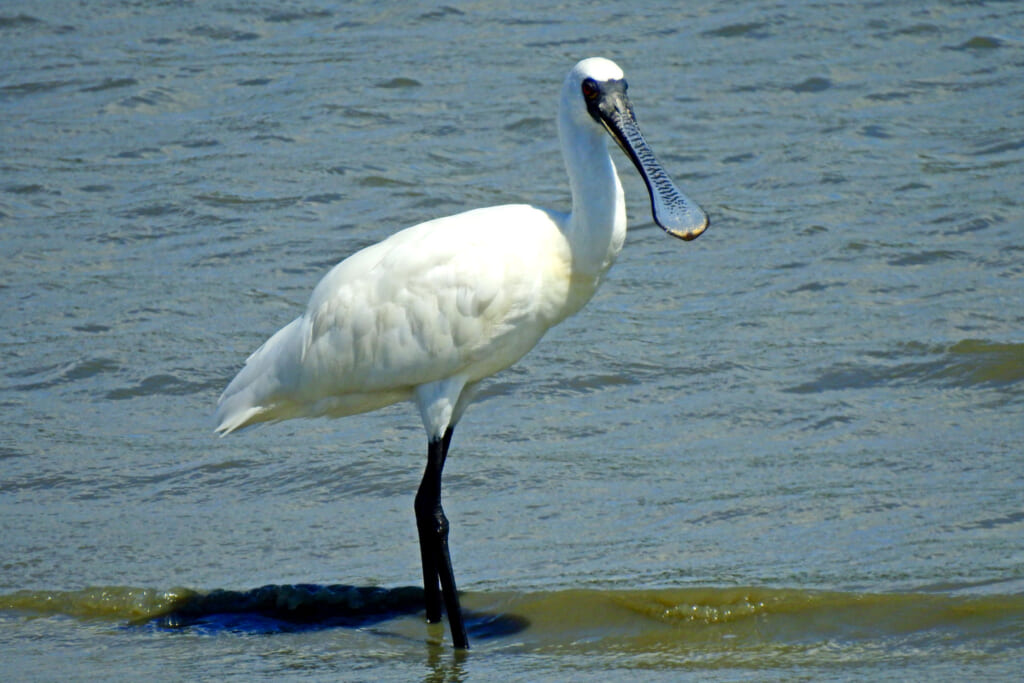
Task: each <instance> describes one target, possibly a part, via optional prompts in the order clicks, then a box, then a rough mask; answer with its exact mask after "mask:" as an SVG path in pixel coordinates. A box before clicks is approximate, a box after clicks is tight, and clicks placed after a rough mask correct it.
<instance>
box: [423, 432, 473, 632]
mask: <svg viewBox="0 0 1024 683" xmlns="http://www.w3.org/2000/svg"><path fill="white" fill-rule="evenodd" d="M452 429H453V428H452V427H449V428H448V429H447V430H445V433H444V436H443V437H441V438H440V439H433V440H431V441H430V442H429V443H428V444H427V467H426V469H425V470H424V471H423V480H422V481H421V482H420V488H419V490H418V491H417V492H416V504H415V508H416V529H417V530H418V531H419V536H420V555H421V556H422V559H423V591H424V599H425V602H426V607H427V621H428V622H430V623H435V622H438V621H440V620H441V601H442V598H443V599H444V607H445V611H447V613H448V623H449V625H450V626H451V629H452V644H453V645H455V647H457V648H463V649H466V648H468V647H469V640H468V639H467V638H466V626H465V623H464V622H463V619H462V608H461V607H460V606H459V594H458V592H457V591H456V588H455V575H454V574H453V573H452V560H451V555H450V554H449V552H448V518H447V517H445V515H444V509H443V508H442V507H441V472H442V470H444V461H445V459H446V458H447V457H448V446H449V445H450V444H451V441H452Z"/></svg>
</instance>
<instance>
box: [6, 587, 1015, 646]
mask: <svg viewBox="0 0 1024 683" xmlns="http://www.w3.org/2000/svg"><path fill="white" fill-rule="evenodd" d="M422 602H423V591H422V589H420V588H417V587H400V588H392V589H387V588H380V587H374V586H348V585H328V586H321V585H315V584H298V585H269V586H262V587H260V588H256V589H253V590H248V591H228V590H218V591H212V592H199V591H193V590H189V589H174V590H167V591H161V590H154V589H144V588H130V587H96V588H86V589H83V590H79V591H52V592H48V591H19V592H16V593H12V594H9V595H3V596H0V611H4V612H9V613H15V614H21V615H24V616H38V615H64V616H68V617H72V618H76V619H82V620H94V619H105V620H115V621H123V622H126V625H127V626H135V627H139V626H146V627H150V628H158V629H180V628H196V629H200V630H202V631H204V632H217V631H226V632H254V633H276V632H296V631H307V630H318V629H324V628H337V627H350V628H365V627H367V626H374V627H375V628H377V629H379V630H380V631H381V632H382V633H390V634H391V635H394V633H395V632H405V634H406V635H407V636H409V637H412V638H415V637H417V633H418V634H419V637H423V631H422V628H423V626H422V624H421V621H422V620H421V619H420V617H421V616H422V615H421V613H422ZM463 602H464V605H465V607H466V611H467V615H466V616H467V621H468V623H469V628H470V634H471V638H475V639H477V640H482V639H483V640H493V639H496V640H499V641H501V640H502V639H505V640H506V641H507V639H510V638H512V637H513V636H514V639H515V643H514V644H515V645H516V646H517V647H526V648H529V649H547V648H551V647H555V648H558V649H560V650H564V649H565V648H567V647H571V648H575V649H578V650H580V651H591V650H593V649H595V648H599V649H601V651H607V650H608V649H609V648H611V649H616V650H621V651H632V652H648V651H665V649H666V648H669V649H671V648H684V649H689V648H693V647H695V646H702V645H708V644H713V643H719V644H720V643H722V642H728V643H730V647H743V646H749V647H761V646H764V645H776V646H783V647H786V646H789V645H807V644H809V643H819V644H820V643H834V642H848V643H855V642H865V641H872V642H875V641H879V640H884V639H887V638H891V639H900V640H901V641H902V640H903V639H906V638H907V637H908V636H911V635H912V636H915V637H921V638H933V637H934V638H939V639H949V638H951V637H953V636H952V635H951V634H955V638H956V639H957V640H958V641H959V642H961V643H963V642H968V641H971V640H972V639H977V640H986V639H990V638H992V637H994V636H993V634H996V636H997V637H998V638H999V639H1000V640H1006V641H1007V642H1011V641H1013V642H1019V640H1020V639H1021V637H1022V636H1024V632H1022V630H1021V629H1022V628H1024V595H1017V594H1010V595H983V596H965V595H950V594H946V593H932V592H910V593H858V592H843V591H811V590H801V589H785V588H759V587H732V588H721V587H688V588H667V589H652V590H598V589H571V590H558V591H541V592H526V593H497V592H479V593H473V592H470V593H464V594H463ZM406 617H416V618H415V619H412V620H408V619H405V618H406ZM386 622H391V625H390V626H386V625H384V624H385V623H386ZM410 629H420V630H419V631H418V632H410Z"/></svg>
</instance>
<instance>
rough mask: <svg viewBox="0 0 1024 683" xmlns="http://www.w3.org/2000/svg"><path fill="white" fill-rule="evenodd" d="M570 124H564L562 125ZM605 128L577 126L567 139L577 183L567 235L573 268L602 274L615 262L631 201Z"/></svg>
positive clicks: (576, 271)
mask: <svg viewBox="0 0 1024 683" xmlns="http://www.w3.org/2000/svg"><path fill="white" fill-rule="evenodd" d="M565 128H569V129H570V130H572V127H571V126H563V129H565ZM607 140H608V137H607V135H605V133H604V131H600V132H599V134H595V132H594V131H590V130H584V131H581V130H579V129H578V128H577V129H576V130H575V134H574V135H569V136H565V137H564V138H563V140H562V154H563V156H564V157H565V165H566V170H567V171H568V172H569V182H570V185H571V187H572V213H571V214H570V215H569V220H568V223H567V229H566V233H567V234H566V236H567V238H568V240H569V244H570V247H571V249H572V260H573V272H574V274H576V275H577V276H595V277H596V278H598V279H600V277H601V276H602V275H604V273H605V271H607V270H608V268H609V267H611V265H612V263H614V262H615V257H616V256H618V253H619V251H620V250H621V249H622V243H623V241H624V240H625V237H626V203H625V200H624V199H623V195H622V184H621V183H620V182H619V176H618V174H617V173H616V172H615V164H614V163H612V159H611V157H610V156H609V154H608V144H607Z"/></svg>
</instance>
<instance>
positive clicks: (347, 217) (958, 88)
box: [0, 1, 1024, 680]
mask: <svg viewBox="0 0 1024 683" xmlns="http://www.w3.org/2000/svg"><path fill="white" fill-rule="evenodd" d="M1022 27H1024V11H1022V10H1021V9H1019V8H1018V6H1017V4H1016V3H1012V2H1006V3H999V2H992V3H945V2H915V3H905V4H902V5H900V6H898V7H897V6H890V5H877V6H875V5H864V4H863V3H854V2H832V3H822V4H815V3H782V4H779V3H758V2H739V3H730V4H728V5H723V4H721V3H711V2H689V3H686V4H685V6H683V7H679V6H678V5H677V3H654V4H653V5H650V6H649V8H645V10H644V11H640V12H636V11H632V10H631V11H630V12H628V13H626V12H621V11H619V10H617V9H616V8H615V7H614V6H609V7H599V6H593V5H592V4H580V5H579V6H565V7H560V8H557V9H555V10H552V9H551V8H550V6H549V5H543V4H540V3H529V2H527V3H516V4H515V6H514V7H504V6H492V5H477V6H473V7H472V8H464V9H462V8H457V7H455V6H452V7H446V8H438V9H434V10H415V9H389V8H388V7H386V6H384V5H381V4H380V3H349V4H346V5H345V7H344V8H338V7H335V6H333V5H329V4H326V3H317V2H306V3H301V4H299V5H294V6H290V7H289V8H287V9H282V8H281V7H279V6H278V5H276V4H256V5H251V4H247V5H242V4H239V3H232V2H229V1H219V2H210V3H197V4H189V3H153V4H141V5H139V4H137V3H128V2H98V3H89V4H88V5H79V4H72V3H33V2H25V3H20V4H19V5H18V6H17V8H16V9H15V8H5V9H0V57H2V59H0V65H2V66H0V145H2V149H3V153H2V155H0V235H2V237H0V250H2V255H3V263H4V265H3V267H2V268H0V296H2V297H3V303H4V305H3V306H2V307H0V330H3V332H2V333H0V353H2V357H3V364H2V368H0V406H2V410H3V415H4V417H5V418H6V419H5V425H6V428H5V429H4V430H3V433H2V434H0V518H2V520H3V533H2V540H0V653H2V659H3V661H4V663H5V670H6V671H8V672H11V675H14V674H17V675H18V677H19V678H32V677H36V678H42V679H72V680H73V679H76V678H82V679H85V678H92V679H95V678H109V679H131V678H139V677H144V676H146V677H155V678H168V679H180V678H207V679H224V678H232V677H235V678H239V679H244V680H259V679H266V678H271V677H273V678H278V677H280V676H281V675H282V674H284V675H287V674H296V675H298V674H301V675H303V676H305V677H308V678H312V679H330V680H337V679H338V678H341V679H344V680H409V679H416V678H424V679H429V680H447V679H452V680H463V679H465V678H470V677H477V678H482V679H491V680H498V679H501V680H505V679H508V680H517V679H519V680H524V679H528V680H567V679H569V680H572V679H581V678H598V679H607V678H609V677H625V676H626V675H629V676H636V675H643V676H644V677H645V678H652V679H659V678H660V679H664V680H678V679H679V678H680V677H684V676H686V675H692V676H694V677H701V676H705V675H707V674H708V671H709V670H713V671H714V676H715V677H716V678H724V679H744V678H757V679H764V678H768V679H773V678H774V679H787V680H788V679H792V678H794V677H801V678H834V679H863V678H871V679H879V680H884V679H899V680H905V679H906V678H918V679H920V678H925V677H938V678H942V679H949V678H960V677H964V676H967V677H971V676H973V677H981V676H984V677H987V678H1005V679H1013V678H1015V677H1016V675H1017V674H1018V672H1019V669H1020V663H1021V660H1022V654H1024V652H1022V647H1021V642H1024V607H1022V604H1021V599H1022V598H1021V596H1022V595H1024V572H1022V567H1024V543H1022V539H1024V493H1022V492H1024V458H1022V455H1021V446H1020V444H1021V437H1022V428H1021V425H1022V424H1024V334H1022V329H1024V325H1022V323H1024V308H1022V307H1021V305H1020V302H1021V301H1022V300H1024V284H1022V283H1024V279H1022V274H1024V267H1022V265H1021V264H1022V258H1024V248H1022V246H1021V235H1022V234H1024V232H1022V231H1024V212H1022V209H1021V201H1020V182H1019V179H1020V177H1021V175H1022V170H1024V168H1022V167H1024V135H1022V133H1021V128H1020V116H1019V103H1020V102H1021V101H1022V98H1024V82H1022V81H1021V79H1020V77H1019V74H1020V73H1021V67H1022V66H1024V50H1022V45H1024V43H1022V41H1024V35H1022V33H1024V32H1022ZM597 54H600V55H604V56H608V57H611V58H612V59H615V60H616V61H617V62H619V63H620V64H621V65H622V66H623V67H624V68H625V70H626V72H627V75H628V77H629V80H630V92H631V95H632V97H633V101H634V104H635V106H636V109H637V116H638V119H639V121H640V124H641V126H642V127H643V129H644V131H645V134H646V137H647V139H648V140H649V141H650V143H651V145H652V147H653V148H654V150H655V152H656V153H657V154H658V155H659V157H660V159H661V161H662V162H663V163H664V164H665V165H666V166H667V167H668V169H669V170H670V172H671V173H672V175H673V176H674V177H675V179H676V180H677V181H678V182H679V184H680V185H681V187H682V188H683V189H684V191H686V192H687V194H688V195H690V196H692V197H693V198H694V199H695V200H696V201H698V202H699V203H700V204H701V205H702V206H703V207H704V208H705V209H706V210H707V211H708V213H709V214H710V215H711V217H712V226H711V228H710V229H709V231H708V232H707V233H706V234H705V235H704V236H702V237H701V238H700V239H699V240H696V241H694V242H692V243H686V244H683V243H681V242H679V241H677V240H673V239H670V238H667V237H666V236H665V235H664V234H663V233H662V232H661V231H660V230H658V229H657V228H656V227H655V226H654V225H653V224H652V223H651V220H650V216H649V213H648V211H649V209H648V206H647V201H646V197H645V195H644V190H643V185H642V182H641V181H640V179H639V178H638V177H636V175H635V174H634V173H633V172H632V171H631V170H629V165H628V162H626V160H625V159H624V158H621V157H617V159H618V163H619V167H620V169H622V170H623V184H624V186H625V189H626V195H627V201H629V203H630V220H631V232H630V235H629V238H628V240H627V244H626V247H625V249H624V250H623V252H622V254H621V256H620V259H619V262H618V263H617V264H616V266H615V268H614V269H613V270H612V272H611V275H610V277H609V279H608V281H607V282H606V284H605V285H604V287H603V288H602V290H601V291H600V292H599V293H598V294H597V296H596V297H595V299H594V300H593V301H592V302H591V303H590V305H588V307H587V308H585V309H584V310H583V311H582V312H581V313H580V314H579V315H578V316H576V317H575V318H572V319H570V320H569V321H567V322H566V323H565V324H563V325H562V326H561V327H559V328H556V329H555V330H553V331H552V332H551V333H550V334H549V335H548V337H547V338H546V339H545V340H544V341H543V342H542V344H541V345H540V346H538V348H537V349H535V350H534V351H533V352H532V353H531V354H530V355H528V356H527V357H526V358H525V359H524V360H523V361H522V362H521V363H519V364H518V365H516V366H515V367H513V368H511V369H510V370H508V371H506V372H505V373H503V374H501V375H500V376H498V377H496V378H494V380H493V381H491V382H490V383H489V384H488V385H487V388H486V389H485V390H484V391H483V393H482V395H481V400H480V401H479V403H478V404H477V405H475V406H474V407H473V408H471V409H470V410H469V412H468V414H467V416H466V419H465V420H464V421H463V423H462V424H461V425H460V427H459V431H458V433H457V434H456V436H455V440H454V442H453V447H452V449H453V450H452V457H451V458H450V460H449V464H448V466H447V467H446V482H445V484H446V487H445V491H446V509H447V511H448V514H449V517H450V518H451V520H452V523H453V536H452V543H453V553H454V562H455V568H456V573H457V576H458V578H459V582H460V588H462V589H463V590H464V591H466V597H465V601H466V605H467V608H469V609H470V610H472V611H474V613H475V614H476V615H477V616H476V617H475V619H476V621H475V622H474V623H475V624H476V627H475V628H477V632H476V633H475V637H474V644H475V648H474V650H473V651H471V652H470V653H469V654H468V656H466V655H462V654H456V653H453V652H452V651H451V650H450V649H448V648H447V647H446V646H445V643H446V639H447V634H446V633H445V631H444V628H442V627H435V626H431V627H428V626H426V625H424V624H423V623H422V619H421V615H420V614H417V613H411V614H399V615H387V618H385V619H378V620H376V621H373V622H372V623H370V622H360V623H358V624H356V625H348V626H345V625H338V624H329V625H323V627H322V628H321V627H317V628H301V629H296V628H289V627H278V626H275V625H274V622H265V621H261V622H259V623H257V624H253V623H250V622H247V621H245V620H241V621H239V620H238V619H240V618H238V619H236V620H235V621H231V620H230V619H228V621H227V622H225V621H223V620H221V621H218V620H216V619H212V618H211V620H208V621H207V622H204V623H197V624H191V625H190V624H178V625H176V626H175V625H173V624H168V623H165V622H162V621H161V615H164V614H166V610H167V609H168V608H169V607H170V606H171V605H172V603H173V602H174V600H175V599H177V598H178V597H181V596H189V595H200V596H202V595H208V594H209V593H210V592H211V591H216V590H218V589H224V590H230V591H237V592H239V593H240V594H243V595H245V594H248V593H249V592H250V591H253V590H255V589H258V588H260V587H262V586H267V585H270V586H307V585H312V586H320V587H323V586H331V585H334V584H347V585H353V586H357V587H361V588H364V589H365V588H370V587H381V588H383V589H384V590H385V591H386V592H387V591H394V590H397V589H398V588H399V587H402V586H408V585H409V584H411V583H413V582H414V581H416V580H417V577H418V576H419V571H420V570H419V566H418V562H419V560H418V557H419V555H418V549H417V547H416V540H415V538H416V535H415V525H414V522H413V518H412V497H413V494H414V491H415V488H416V485H417V483H418V479H419V475H420V472H421V468H422V463H423V451H424V444H423V441H424V439H423V435H422V429H421V427H420V426H419V420H418V417H417V416H416V415H415V410H414V409H413V408H412V407H411V406H408V405H401V406H395V407H392V408H389V409H386V410H383V411H380V412H379V413H375V414H371V415H366V416H360V417H353V418H347V419H345V420H340V421H333V422H331V421H324V420H320V421H296V422H289V423H283V424H280V425H273V426H268V427H264V428H259V429H254V430H250V431H246V432H243V433H240V434H237V435H232V436H231V437H229V438H227V439H217V438H215V437H214V436H213V435H212V429H213V426H214V425H213V419H212V412H213V407H214V404H215V402H216V398H217V396H218V394H219V392H220V390H221V389H222V388H223V387H224V385H225V384H226V382H227V381H228V380H229V379H230V378H231V377H232V376H233V374H234V373H235V372H236V371H237V369H238V368H239V367H240V365H241V363H242V362H243V361H244V358H245V357H246V355H247V354H248V353H249V352H251V351H252V350H253V349H254V348H255V347H256V346H257V345H258V344H259V343H260V342H261V341H262V340H263V339H265V338H266V337H267V336H269V335H270V334H271V333H273V332H274V331H275V330H276V329H278V328H279V327H280V326H282V325H284V324H286V323H287V322H288V321H290V320H291V319H292V318H293V317H294V316H295V315H297V314H298V312H299V311H301V309H302V306H303V305H304V303H305V301H306V299H307V297H308V296H309V293H310V291H311V290H312V287H313V285H314V284H315V282H316V281H317V279H318V278H319V277H320V276H321V275H322V274H323V273H324V272H325V271H326V270H327V269H328V268H329V267H330V266H331V265H333V264H334V263H335V262H337V261H338V260H340V259H341V258H343V257H344V256H345V255H347V254H349V253H352V252H353V251H355V250H357V249H359V248H360V247H363V246H365V245H367V244H370V243H373V242H375V241H377V240H379V239H381V238H383V237H384V236H386V235H388V234H390V233H392V232H394V231H395V230H397V229H399V228H401V227H404V226H406V225H410V224H413V223H416V222H418V221H421V220H424V219H427V218H432V217H436V216H440V215H445V214H448V213H453V212H456V211H460V210H463V209H466V208H472V207H476V206H484V205H489V204H499V203H504V202H518V201H531V202H536V203H538V204H540V205H542V206H548V207H551V208H563V209H564V208H566V207H567V205H568V196H567V192H568V190H567V183H566V179H565V177H564V171H563V169H562V166H561V161H560V159H559V155H558V147H557V143H556V139H555V136H556V131H555V127H554V112H555V106H556V97H557V93H558V89H559V87H560V84H561V80H562V78H563V77H564V74H565V72H566V71H567V70H568V69H569V68H570V67H571V66H572V64H574V63H575V62H576V61H577V60H578V59H580V58H581V57H585V56H591V55H597ZM506 616H507V617H509V620H508V621H503V619H504V617H506ZM512 617H515V618H514V619H513V618H512ZM496 624H497V625H496ZM503 624H504V625H505V626H502V625H503ZM509 624H511V626H509ZM328 626H329V627H328ZM506 627H507V628H506ZM503 629H504V630H503ZM638 672H639V673H638Z"/></svg>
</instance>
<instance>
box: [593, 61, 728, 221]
mask: <svg viewBox="0 0 1024 683" xmlns="http://www.w3.org/2000/svg"><path fill="white" fill-rule="evenodd" d="M583 96H584V99H585V100H586V101H587V109H588V110H589V111H590V115H591V116H592V117H594V119H595V120H597V121H598V122H599V123H601V125H603V126H604V127H605V129H606V130H607V131H608V133H609V134H611V136H612V138H614V139H615V142H617V143H618V144H619V147H621V148H622V151H623V152H625V153H626V155H627V156H628V157H629V158H630V159H632V160H633V164H634V165H635V166H636V168H637V170H638V171H640V175H641V176H642V177H643V179H644V182H645V183H646V184H647V191H648V193H650V195H651V212H652V214H653V217H654V222H655V223H657V224H658V225H659V226H661V228H662V229H663V230H664V231H665V232H667V233H668V234H670V235H672V236H673V237H678V238H679V239H683V240H692V239H695V238H697V237H699V236H700V234H701V233H702V232H704V230H706V229H707V227H708V217H707V214H705V213H704V212H703V211H702V210H701V208H700V207H699V206H697V204H696V202H694V201H693V200H691V199H690V198H689V197H687V196H686V195H684V194H683V193H682V192H681V191H680V190H679V188H678V187H676V185H675V183H673V182H672V179H671V178H670V177H669V176H668V173H666V172H665V169H664V168H662V167H661V164H659V163H658V160H657V159H656V158H655V156H654V152H652V151H651V148H650V146H649V145H648V144H647V141H646V140H644V136H643V134H642V133H641V132H640V127H639V126H637V123H636V117H635V116H634V115H633V105H632V104H631V103H630V101H629V98H628V97H627V96H626V82H625V81H623V80H616V81H604V82H601V83H599V82H597V81H593V80H591V79H587V81H585V82H584V83H583Z"/></svg>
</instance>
